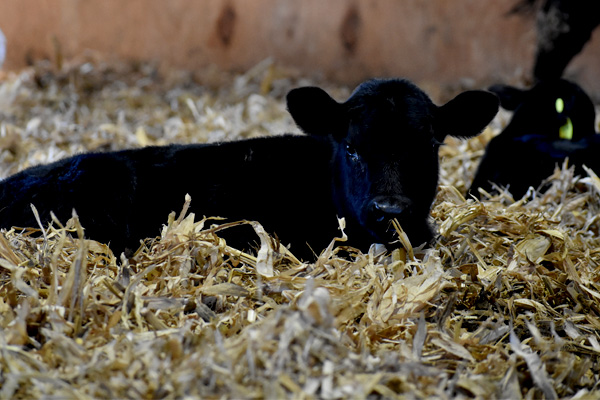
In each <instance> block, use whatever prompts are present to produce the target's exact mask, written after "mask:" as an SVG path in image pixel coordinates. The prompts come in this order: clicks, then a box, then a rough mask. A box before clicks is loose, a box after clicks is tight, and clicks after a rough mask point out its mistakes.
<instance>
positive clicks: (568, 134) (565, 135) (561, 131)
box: [558, 117, 573, 140]
mask: <svg viewBox="0 0 600 400" xmlns="http://www.w3.org/2000/svg"><path fill="white" fill-rule="evenodd" d="M558 136H560V138H561V139H567V140H571V139H573V123H572V122H571V118H568V117H567V122H566V123H565V124H564V125H563V126H561V127H560V128H558Z"/></svg>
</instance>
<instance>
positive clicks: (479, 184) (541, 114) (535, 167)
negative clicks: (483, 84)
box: [470, 79, 600, 198]
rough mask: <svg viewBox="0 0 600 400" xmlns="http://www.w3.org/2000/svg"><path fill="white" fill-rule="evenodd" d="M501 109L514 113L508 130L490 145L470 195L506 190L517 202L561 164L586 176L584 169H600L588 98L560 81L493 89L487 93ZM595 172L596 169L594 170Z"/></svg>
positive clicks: (581, 91) (578, 89)
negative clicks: (567, 163)
mask: <svg viewBox="0 0 600 400" xmlns="http://www.w3.org/2000/svg"><path fill="white" fill-rule="evenodd" d="M490 90H491V91H492V92H494V93H496V94H497V95H498V96H499V98H500V103H501V105H502V107H504V108H505V109H507V110H513V111H514V114H513V116H512V119H511V121H510V123H509V124H508V126H507V127H506V128H505V129H504V130H503V131H502V132H501V133H500V134H499V135H498V136H496V137H495V138H493V139H492V140H491V141H490V142H489V143H488V146H487V148H486V151H485V155H484V156H483V158H482V160H481V162H480V164H479V167H478V170H477V173H476V175H475V179H474V180H473V184H472V185H471V189H470V192H471V194H473V195H474V196H479V193H478V191H477V189H478V188H483V189H485V190H486V191H488V192H489V191H492V187H493V186H492V183H495V184H496V185H497V186H499V187H508V188H509V191H510V192H511V193H512V195H513V196H514V197H515V198H520V197H522V196H523V195H524V194H525V193H526V192H527V189H528V188H529V187H530V186H533V187H534V188H536V189H538V188H540V185H541V184H542V182H543V181H544V179H546V178H547V177H548V176H550V175H551V174H552V172H553V171H554V168H555V166H556V165H559V166H560V165H561V164H562V163H563V161H564V159H565V158H567V157H568V158H569V161H570V164H571V165H575V166H576V172H577V173H578V174H584V173H585V172H584V171H583V169H582V165H584V164H585V165H587V166H588V167H590V168H592V169H597V168H598V167H600V160H599V159H598V156H597V154H598V152H597V150H600V147H599V146H600V139H599V136H598V135H596V131H595V127H594V124H595V117H596V114H595V109H594V104H593V103H592V101H591V100H590V98H589V97H588V95H587V94H586V93H585V92H584V91H583V90H582V89H581V88H580V87H579V86H577V85H576V84H574V83H572V82H569V81H566V80H564V79H557V80H550V81H543V82H541V83H538V84H537V85H535V86H534V87H533V88H532V89H530V90H521V89H517V88H513V87H509V86H502V85H496V86H493V87H491V88H490ZM597 170H599V169H597Z"/></svg>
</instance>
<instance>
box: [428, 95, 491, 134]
mask: <svg viewBox="0 0 600 400" xmlns="http://www.w3.org/2000/svg"><path fill="white" fill-rule="evenodd" d="M498 107H499V101H498V97H497V96H496V95H495V94H493V93H490V92H485V91H483V90H471V91H467V92H463V93H461V94H459V95H458V96H456V97H455V98H454V99H452V100H450V101H449V102H448V103H446V104H444V105H443V106H441V107H439V108H438V110H437V114H436V117H435V136H436V138H437V139H438V140H440V141H442V140H444V138H445V137H446V136H447V135H450V136H455V137H463V138H468V137H473V136H477V135H478V134H480V133H481V132H482V131H483V130H484V129H485V127H486V126H488V124H489V123H490V122H491V121H492V119H494V117H495V116H496V114H497V113H498Z"/></svg>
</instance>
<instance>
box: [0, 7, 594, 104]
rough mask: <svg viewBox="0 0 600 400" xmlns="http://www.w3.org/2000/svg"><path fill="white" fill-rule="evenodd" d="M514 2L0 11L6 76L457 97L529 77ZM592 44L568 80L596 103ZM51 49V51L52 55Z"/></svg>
mask: <svg viewBox="0 0 600 400" xmlns="http://www.w3.org/2000/svg"><path fill="white" fill-rule="evenodd" d="M515 1H516V0H493V1H492V0H169V1H165V0H126V1H122V0H14V1H9V0H5V1H3V2H2V3H1V4H0V29H2V30H3V31H4V34H5V36H6V38H7V59H6V61H5V65H4V68H5V69H16V68H19V67H22V66H23V65H25V64H26V63H27V61H28V60H32V59H39V58H53V57H54V54H55V51H54V46H55V45H56V44H59V45H60V47H61V51H62V53H63V54H64V56H65V57H66V58H69V57H72V56H74V55H77V54H80V53H81V52H82V51H84V50H85V49H93V50H95V51H98V52H100V53H101V54H106V55H110V56H114V57H118V58H126V59H137V60H153V61H157V62H159V63H161V64H162V65H165V66H172V67H176V68H182V69H197V68H201V67H204V66H207V65H217V66H218V67H220V68H223V69H227V70H245V69H248V68H250V67H251V66H253V65H255V64H257V63H258V62H260V61H261V60H263V59H265V58H266V57H273V58H274V59H275V60H276V61H277V62H279V63H282V64H284V65H288V66H293V67H296V68H298V69H299V70H300V71H302V73H305V74H306V75H308V76H310V75H314V74H320V75H321V76H325V77H327V78H329V79H333V80H336V81H340V82H347V83H355V82H357V81H360V80H362V79H364V78H365V77H370V76H391V75H393V76H405V77H408V78H411V79H413V80H416V81H420V82H423V81H426V82H436V83H438V84H442V85H457V84H458V83H461V82H462V83H463V84H464V83H465V82H471V83H472V84H474V85H483V84H488V83H490V82H497V81H505V82H512V81H515V80H517V79H518V78H521V77H523V76H529V75H530V71H531V66H532V61H533V53H534V50H535V30H534V21H533V18H530V19H527V18H523V17H519V16H507V15H506V12H507V11H508V10H509V9H510V8H511V6H512V5H513V4H514V2H515ZM599 36H600V34H596V35H595V37H594V38H593V41H592V42H591V43H589V44H588V46H587V47H586V48H585V49H584V52H583V53H582V54H581V55H580V56H578V57H577V58H576V59H575V60H574V62H573V63H572V65H571V66H570V68H569V70H568V75H569V76H571V77H573V78H574V79H576V80H577V81H578V82H580V83H582V84H584V85H586V88H587V89H588V90H589V91H590V92H592V93H593V94H594V95H595V96H596V97H598V95H600V79H597V78H596V76H597V74H598V71H600V69H599V68H598V67H600V46H598V44H599V43H600V38H599ZM53 43H54V44H53Z"/></svg>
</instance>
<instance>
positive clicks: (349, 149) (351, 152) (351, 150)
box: [346, 143, 360, 162]
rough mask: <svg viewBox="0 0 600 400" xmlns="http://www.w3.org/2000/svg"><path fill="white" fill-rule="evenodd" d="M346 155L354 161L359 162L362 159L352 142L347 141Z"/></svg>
mask: <svg viewBox="0 0 600 400" xmlns="http://www.w3.org/2000/svg"><path fill="white" fill-rule="evenodd" d="M346 156H348V158H349V159H350V161H353V162H357V161H358V160H359V159H360V156H359V155H358V152H357V151H356V149H355V148H354V147H352V145H351V144H350V143H346Z"/></svg>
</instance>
